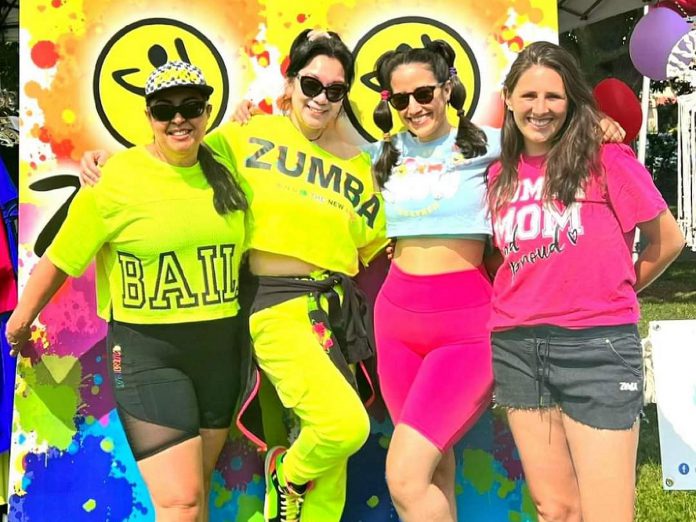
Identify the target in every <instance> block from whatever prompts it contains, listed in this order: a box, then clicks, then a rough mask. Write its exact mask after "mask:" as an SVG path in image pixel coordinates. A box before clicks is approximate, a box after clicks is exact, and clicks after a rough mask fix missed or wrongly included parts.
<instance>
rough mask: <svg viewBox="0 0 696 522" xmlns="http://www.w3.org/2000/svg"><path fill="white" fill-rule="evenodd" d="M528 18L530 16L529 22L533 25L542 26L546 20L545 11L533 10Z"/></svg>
mask: <svg viewBox="0 0 696 522" xmlns="http://www.w3.org/2000/svg"><path fill="white" fill-rule="evenodd" d="M527 16H529V21H530V22H532V23H533V24H540V23H541V22H542V20H543V19H544V11H542V10H541V9H532V10H531V11H529V14H528V15H527Z"/></svg>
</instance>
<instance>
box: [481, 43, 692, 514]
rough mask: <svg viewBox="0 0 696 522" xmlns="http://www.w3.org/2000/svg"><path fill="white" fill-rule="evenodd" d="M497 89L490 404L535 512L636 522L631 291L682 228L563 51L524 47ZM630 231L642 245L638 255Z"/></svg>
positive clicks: (663, 261) (639, 376) (668, 252)
mask: <svg viewBox="0 0 696 522" xmlns="http://www.w3.org/2000/svg"><path fill="white" fill-rule="evenodd" d="M504 95H505V103H506V105H507V109H508V110H507V111H506V114H505V121H504V125H503V131H502V155H501V159H500V161H499V162H497V163H496V164H494V165H493V166H492V168H491V170H490V172H489V196H488V197H489V205H490V209H491V215H492V221H493V227H494V241H495V244H496V246H497V248H498V249H499V251H500V254H501V257H502V259H501V264H500V268H499V269H498V272H497V274H496V278H495V281H494V289H493V311H492V318H491V323H490V326H491V329H492V331H493V334H492V343H493V356H494V373H495V379H496V385H495V400H496V402H497V403H498V404H499V405H500V406H502V407H504V408H505V409H506V410H507V416H508V420H509V423H510V428H511V429H512V433H513V435H514V438H515V442H516V444H517V447H518V450H519V453H520V457H521V459H522V465H523V468H524V472H525V476H526V478H527V482H528V485H529V489H530V492H531V495H532V498H533V499H534V502H535V504H536V508H537V511H538V514H539V520H540V521H551V520H554V521H555V520H563V521H580V520H584V521H585V522H592V521H603V520H612V521H628V520H632V518H633V504H634V496H635V493H634V483H635V461H636V450H637V445H638V423H637V419H638V417H639V415H640V412H641V408H642V404H643V395H642V390H643V370H642V357H641V345H640V339H639V337H638V331H637V328H636V323H637V322H638V313H639V311H638V300H637V298H636V292H638V291H640V290H642V289H643V288H645V287H646V286H648V285H649V284H650V283H651V282H652V281H654V280H655V278H657V277H658V276H659V275H660V273H662V271H663V270H665V268H666V267H667V266H668V265H669V264H670V263H671V262H672V261H673V260H674V259H675V257H676V256H677V255H678V254H679V252H680V251H681V249H682V247H683V245H684V238H683V236H682V234H681V232H680V231H679V228H678V226H677V224H676V222H675V220H674V218H673V217H672V215H671V214H670V213H669V211H668V210H667V205H666V204H665V202H664V200H663V199H662V196H661V195H660V193H659V192H658V190H657V189H656V188H655V186H654V184H653V182H652V178H651V176H650V174H649V173H648V172H647V171H646V170H645V168H644V167H643V166H642V165H641V164H640V163H639V162H638V161H637V160H636V158H635V156H634V155H633V152H632V151H631V149H630V148H628V147H626V146H624V145H618V144H608V145H601V143H600V142H601V137H600V134H599V132H598V128H599V119H600V118H599V114H598V111H597V107H596V104H595V102H594V100H593V97H592V91H591V89H590V88H589V86H588V84H587V83H586V82H585V80H584V79H583V78H582V75H581V73H580V71H579V69H578V67H577V65H576V63H575V61H574V60H573V58H572V56H571V55H570V54H569V53H568V52H566V51H565V50H563V49H562V48H560V47H558V46H557V45H554V44H551V43H548V42H537V43H533V44H531V45H530V46H529V47H527V48H526V49H525V50H524V51H522V52H521V53H520V55H519V56H518V58H517V59H516V60H515V63H514V64H513V65H512V68H511V70H510V72H509V74H508V76H507V78H506V80H505V85H504ZM636 227H637V228H638V229H640V231H641V234H642V236H643V237H644V238H645V239H646V240H647V243H648V244H647V247H646V248H645V249H644V250H643V251H642V253H641V254H640V256H639V257H638V259H637V260H636V262H635V263H634V262H633V261H632V243H633V237H634V232H635V229H636Z"/></svg>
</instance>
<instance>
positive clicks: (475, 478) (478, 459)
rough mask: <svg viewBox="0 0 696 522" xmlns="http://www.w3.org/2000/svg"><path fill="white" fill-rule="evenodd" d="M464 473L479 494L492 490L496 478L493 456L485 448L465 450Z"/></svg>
mask: <svg viewBox="0 0 696 522" xmlns="http://www.w3.org/2000/svg"><path fill="white" fill-rule="evenodd" d="M462 475H463V476H464V478H465V479H466V480H468V481H469V482H470V483H471V485H472V486H473V487H474V489H475V490H476V491H477V492H478V494H479V495H483V494H484V493H486V492H488V491H490V490H491V488H492V487H493V481H494V479H495V477H494V473H493V456H492V455H491V454H490V453H486V452H485V451H483V450H471V449H467V450H464V466H463V467H462Z"/></svg>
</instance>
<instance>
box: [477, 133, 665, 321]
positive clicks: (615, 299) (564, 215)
mask: <svg viewBox="0 0 696 522" xmlns="http://www.w3.org/2000/svg"><path fill="white" fill-rule="evenodd" d="M543 162H544V157H543V156H537V157H529V156H523V157H522V158H521V160H520V163H519V166H518V171H519V183H518V188H517V192H516V194H515V196H514V197H513V199H512V201H511V202H510V203H509V204H507V205H506V206H504V207H503V208H502V209H501V210H500V212H497V213H496V215H495V216H494V217H493V233H494V241H495V245H496V246H497V247H498V248H499V249H500V252H501V253H502V255H503V258H504V262H503V264H502V266H501V267H500V269H499V270H498V273H497V274H496V277H495V281H494V283H493V313H492V316H491V322H490V327H491V329H492V330H493V331H496V330H506V329H509V328H514V327H516V326H534V325H542V324H543V325H554V326H561V327H565V328H589V327H593V326H610V325H618V324H632V323H636V322H637V321H638V316H639V309H638V299H637V297H636V293H635V291H634V289H633V285H634V283H635V281H636V275H635V270H634V267H633V260H632V247H633V237H634V233H635V228H636V225H637V224H638V223H642V222H645V221H650V220H651V219H653V218H655V217H657V216H658V215H659V214H660V213H661V212H662V211H663V210H665V209H666V208H667V204H666V203H665V201H664V199H663V198H662V196H661V194H660V192H659V191H658V190H657V188H656V187H655V185H654V183H653V181H652V177H651V176H650V173H649V172H648V171H647V170H646V169H645V167H643V165H641V164H640V163H639V162H638V160H637V159H636V157H635V155H634V154H633V151H632V150H631V149H630V148H629V147H627V146H625V145H619V144H608V145H603V146H602V149H601V163H602V166H603V170H604V172H603V173H599V174H597V175H593V176H591V177H590V179H589V181H588V183H587V186H586V187H584V190H581V191H579V193H578V195H577V196H576V201H575V202H574V203H572V204H570V205H568V206H565V205H563V204H562V203H561V202H558V201H555V200H554V201H552V202H551V203H544V202H543V201H542V193H543V183H544V176H543ZM499 173H500V164H499V163H496V164H495V165H493V166H492V167H491V170H490V172H489V183H490V181H491V180H493V179H495V177H496V176H497V175H498V174H499Z"/></svg>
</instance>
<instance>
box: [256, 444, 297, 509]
mask: <svg viewBox="0 0 696 522" xmlns="http://www.w3.org/2000/svg"><path fill="white" fill-rule="evenodd" d="M286 452H287V450H286V449H285V448H283V447H282V446H276V447H274V448H271V449H270V450H268V453H267V454H266V464H265V466H264V471H265V473H264V474H265V476H266V498H265V500H264V503H263V517H264V520H265V521H266V522H300V513H301V512H302V502H304V494H305V492H306V490H307V486H306V485H305V486H302V487H301V488H299V487H297V486H295V485H294V484H290V483H288V482H287V481H286V480H285V476H284V473H283V458H284V457H285V453H286Z"/></svg>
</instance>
